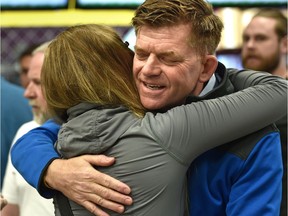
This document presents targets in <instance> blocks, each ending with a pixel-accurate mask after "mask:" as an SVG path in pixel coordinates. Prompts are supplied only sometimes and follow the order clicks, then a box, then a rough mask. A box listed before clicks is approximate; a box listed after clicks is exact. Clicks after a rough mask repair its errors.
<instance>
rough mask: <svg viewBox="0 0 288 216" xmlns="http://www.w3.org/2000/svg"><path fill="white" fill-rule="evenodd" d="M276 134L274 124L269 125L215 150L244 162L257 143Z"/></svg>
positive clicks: (276, 130)
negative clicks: (232, 155)
mask: <svg viewBox="0 0 288 216" xmlns="http://www.w3.org/2000/svg"><path fill="white" fill-rule="evenodd" d="M276 132H279V130H278V129H277V127H276V126H275V124H271V125H269V126H267V127H264V128H262V129H261V130H258V131H256V132H254V133H251V134H249V135H246V136H244V137H241V138H239V139H237V140H234V141H232V142H229V143H226V144H224V145H222V146H219V147H218V148H217V149H218V150H221V151H225V152H229V153H231V154H234V155H235V156H237V157H239V158H241V159H242V160H245V159H246V158H247V157H248V156H249V154H250V153H251V151H252V150H253V148H254V147H255V146H256V145H257V143H259V142H260V141H261V140H262V139H263V138H264V137H266V136H267V135H269V134H271V133H276Z"/></svg>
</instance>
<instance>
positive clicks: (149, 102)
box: [141, 98, 166, 111]
mask: <svg viewBox="0 0 288 216" xmlns="http://www.w3.org/2000/svg"><path fill="white" fill-rule="evenodd" d="M141 103H142V105H143V106H144V107H145V108H146V109H147V110H150V111H155V110H161V109H163V108H164V107H165V105H166V104H165V103H164V104H163V103H161V101H159V100H153V99H142V98H141Z"/></svg>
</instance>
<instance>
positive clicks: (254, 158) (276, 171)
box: [226, 132, 283, 216]
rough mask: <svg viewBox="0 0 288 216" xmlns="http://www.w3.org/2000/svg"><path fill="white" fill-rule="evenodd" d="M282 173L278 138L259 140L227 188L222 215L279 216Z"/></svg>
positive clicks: (271, 135)
mask: <svg viewBox="0 0 288 216" xmlns="http://www.w3.org/2000/svg"><path fill="white" fill-rule="evenodd" d="M282 174H283V167H282V159H281V146H280V138H279V134H278V133H275V132H274V133H271V134H269V135H267V136H265V137H264V138H262V139H261V140H260V142H258V144H257V145H256V146H255V147H254V149H253V151H252V152H251V153H250V155H249V157H248V158H247V160H246V161H245V164H244V166H243V168H242V171H241V172H240V173H239V176H238V177H237V180H235V183H234V184H233V186H232V188H231V193H230V196H229V202H228V203H227V207H226V215H228V216H234V215H237V216H246V215H271V216H272V215H279V212H280V203H281V194H282V192H281V187H282Z"/></svg>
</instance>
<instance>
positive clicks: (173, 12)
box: [132, 0, 223, 55]
mask: <svg viewBox="0 0 288 216" xmlns="http://www.w3.org/2000/svg"><path fill="white" fill-rule="evenodd" d="M181 23H184V24H190V26H191V27H192V28H191V33H190V40H189V41H190V45H191V46H192V47H194V48H195V49H196V50H197V51H198V53H199V54H202V55H204V54H207V53H208V54H214V53H215V51H216V48H217V46H218V44H219V42H220V39H221V32H222V30H223V23H222V21H221V20H220V18H219V17H218V16H216V15H215V14H214V13H213V8H212V5H210V4H208V3H207V2H206V1H205V0H169V1H167V0H146V1H145V2H144V3H143V4H142V5H140V6H139V7H138V8H137V10H136V11H135V16H134V17H133V19H132V25H133V26H134V28H135V31H136V34H137V32H138V30H139V29H140V28H141V27H142V26H144V25H147V26H151V27H156V28H158V27H166V26H173V25H178V24H181ZM175 33H176V32H175Z"/></svg>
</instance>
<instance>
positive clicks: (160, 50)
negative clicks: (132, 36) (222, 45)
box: [133, 24, 204, 110]
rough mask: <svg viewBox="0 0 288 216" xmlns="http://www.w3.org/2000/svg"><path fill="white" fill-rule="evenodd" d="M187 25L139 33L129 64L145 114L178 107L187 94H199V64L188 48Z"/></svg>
mask: <svg viewBox="0 0 288 216" xmlns="http://www.w3.org/2000/svg"><path fill="white" fill-rule="evenodd" d="M190 28H191V27H190V26H189V25H187V24H186V25H184V24H183V25H176V26H172V27H161V28H152V27H149V26H143V27H141V29H139V31H138V34H137V39H136V46H135V57H134V64H133V74H134V79H135V82H136V85H137V88H138V91H139V94H140V99H141V103H142V104H143V106H144V107H145V108H147V109H149V110H156V109H162V110H163V109H164V110H166V109H169V108H171V107H174V106H177V105H181V104H183V103H184V102H185V99H186V97H187V96H188V95H190V94H199V92H197V91H198V90H199V85H201V84H200V83H199V76H200V74H201V73H202V71H203V67H204V66H203V64H202V61H201V58H200V57H199V55H196V51H195V49H193V48H192V47H191V46H189V45H188V38H189V33H190Z"/></svg>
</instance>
